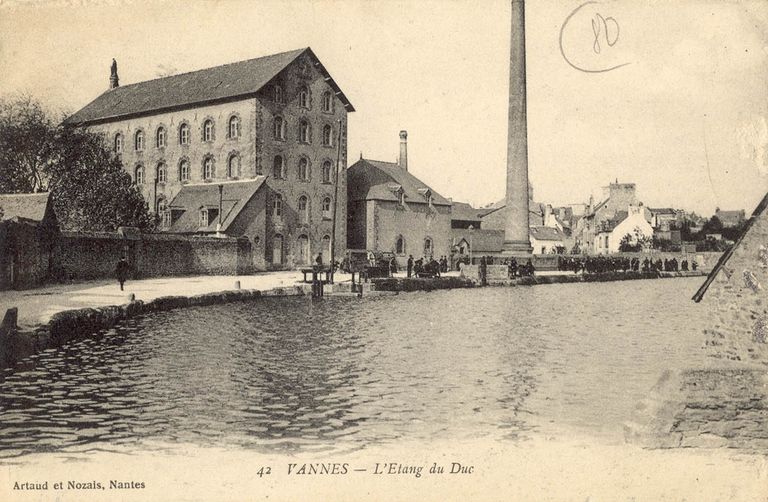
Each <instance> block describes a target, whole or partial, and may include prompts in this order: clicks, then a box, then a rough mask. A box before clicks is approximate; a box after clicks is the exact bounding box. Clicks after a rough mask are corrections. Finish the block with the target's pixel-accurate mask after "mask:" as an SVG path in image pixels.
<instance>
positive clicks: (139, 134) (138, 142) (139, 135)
mask: <svg viewBox="0 0 768 502" xmlns="http://www.w3.org/2000/svg"><path fill="white" fill-rule="evenodd" d="M133 146H134V148H135V149H136V151H137V152H140V151H142V150H144V131H136V136H134V142H133Z"/></svg>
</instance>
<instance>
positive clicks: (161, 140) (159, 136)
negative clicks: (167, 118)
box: [155, 126, 165, 148]
mask: <svg viewBox="0 0 768 502" xmlns="http://www.w3.org/2000/svg"><path fill="white" fill-rule="evenodd" d="M155 146H156V147H157V148H165V127H162V126H160V127H158V128H157V132H156V133H155Z"/></svg>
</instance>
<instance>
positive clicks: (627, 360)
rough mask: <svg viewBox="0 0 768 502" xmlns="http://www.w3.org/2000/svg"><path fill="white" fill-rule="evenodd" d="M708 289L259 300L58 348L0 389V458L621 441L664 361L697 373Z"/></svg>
mask: <svg viewBox="0 0 768 502" xmlns="http://www.w3.org/2000/svg"><path fill="white" fill-rule="evenodd" d="M700 282H701V279H700V278H696V279H675V280H646V281H629V282H614V283H599V284H598V283H593V284H563V285H548V286H536V287H516V288H484V289H471V290H452V291H438V292H431V293H407V294H400V295H397V296H385V297H370V298H364V299H362V300H360V299H357V298H326V299H324V300H321V301H312V300H311V299H309V298H304V297H295V298H264V299H262V300H260V301H257V302H251V303H235V304H228V305H221V306H210V307H199V308H190V309H183V310H176V311H170V312H164V313H158V314H154V315H148V316H146V317H143V318H140V319H134V320H132V321H130V322H129V323H127V324H126V325H124V326H122V327H120V328H118V329H113V330H110V331H108V332H106V333H104V334H102V335H98V336H94V337H92V338H89V339H86V340H81V341H78V342H75V343H71V344H69V345H68V346H66V347H62V348H59V349H56V350H48V351H46V352H44V353H41V354H38V355H37V356H34V357H32V358H30V359H28V360H27V361H25V363H24V364H23V366H22V367H21V368H18V369H16V370H15V371H14V372H10V373H8V374H6V376H5V378H4V381H3V382H2V384H0V430H2V435H0V456H3V457H10V456H16V455H20V454H25V453H31V452H40V451H82V450H86V449H88V450H90V449H104V450H110V451H111V450H115V451H118V450H119V451H123V452H125V451H126V450H127V451H131V450H139V449H141V450H146V449H152V448H164V449H167V448H170V449H173V448H174V445H179V447H181V445H188V444H190V443H191V444H195V445H200V446H209V445H210V446H213V445H216V446H223V447H238V448H253V449H258V450H265V451H283V452H284V451H339V452H343V451H351V450H356V449H362V448H366V447H369V446H374V445H385V444H387V443H396V442H402V441H411V440H413V441H432V440H440V439H451V438H454V439H472V438H486V439H492V440H507V441H521V440H525V439H526V438H529V437H532V436H535V435H542V434H546V435H547V436H550V435H553V436H558V435H561V436H564V435H567V434H570V433H572V432H574V431H577V432H579V433H584V434H586V435H588V436H593V437H595V438H600V439H601V440H607V441H617V440H619V438H620V437H621V431H622V424H623V423H624V422H625V421H628V420H631V419H632V413H633V410H634V408H635V407H636V405H637V403H638V402H640V401H641V400H642V399H643V398H644V397H645V396H647V395H648V392H649V390H650V389H651V388H652V387H653V386H654V384H655V383H656V382H657V381H658V380H659V378H660V376H661V375H662V373H663V372H664V371H665V370H667V369H676V368H689V367H696V366H697V365H699V364H700V363H703V361H704V358H705V355H704V353H703V350H702V344H703V337H702V335H701V332H702V329H703V320H702V321H697V319H703V317H704V307H702V306H701V305H697V304H695V303H693V302H692V301H691V300H690V297H691V295H692V294H693V292H694V291H695V290H696V288H697V287H698V286H699V285H700Z"/></svg>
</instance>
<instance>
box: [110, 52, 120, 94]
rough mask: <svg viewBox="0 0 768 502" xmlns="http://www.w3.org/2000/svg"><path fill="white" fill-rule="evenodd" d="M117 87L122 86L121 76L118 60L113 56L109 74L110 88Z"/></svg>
mask: <svg viewBox="0 0 768 502" xmlns="http://www.w3.org/2000/svg"><path fill="white" fill-rule="evenodd" d="M116 87H120V78H119V77H118V76H117V61H115V59H114V58H113V59H112V66H111V67H110V74H109V88H110V89H115V88H116Z"/></svg>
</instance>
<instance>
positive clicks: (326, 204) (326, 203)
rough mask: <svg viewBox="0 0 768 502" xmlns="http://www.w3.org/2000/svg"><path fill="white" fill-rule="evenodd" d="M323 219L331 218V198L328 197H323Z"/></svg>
mask: <svg viewBox="0 0 768 502" xmlns="http://www.w3.org/2000/svg"><path fill="white" fill-rule="evenodd" d="M323 219H324V220H330V219H331V198H330V197H326V198H325V199H323Z"/></svg>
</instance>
